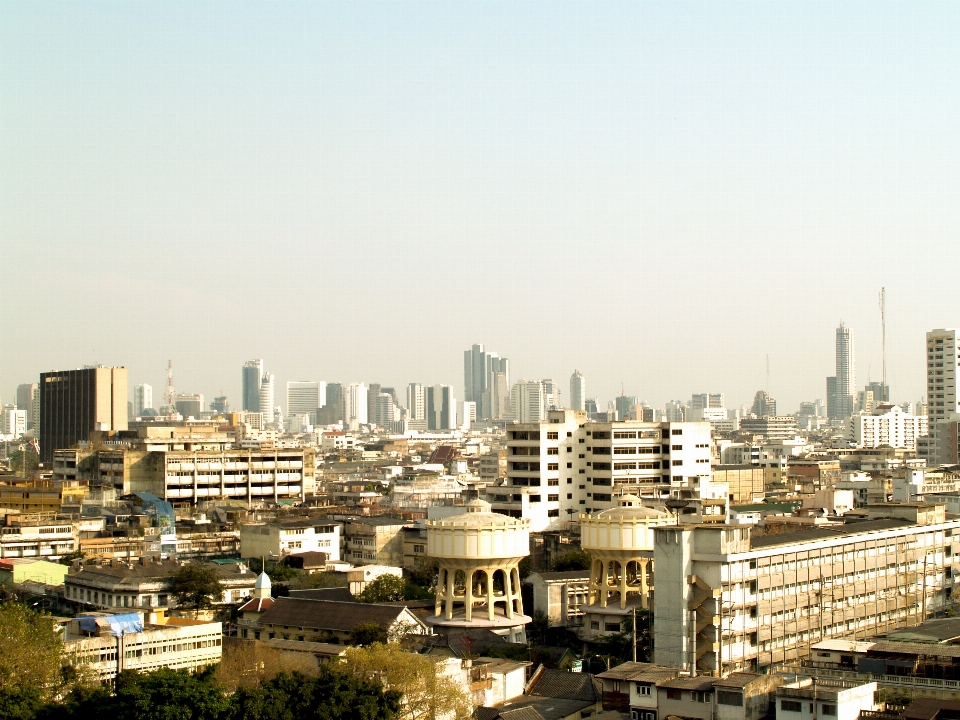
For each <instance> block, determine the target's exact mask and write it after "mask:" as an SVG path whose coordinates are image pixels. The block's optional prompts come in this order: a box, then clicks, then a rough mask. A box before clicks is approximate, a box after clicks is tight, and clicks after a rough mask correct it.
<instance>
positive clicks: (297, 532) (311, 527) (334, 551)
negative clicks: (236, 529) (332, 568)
mask: <svg viewBox="0 0 960 720" xmlns="http://www.w3.org/2000/svg"><path fill="white" fill-rule="evenodd" d="M303 552H322V553H326V554H327V559H328V560H330V561H334V562H336V561H339V560H340V523H336V522H321V521H319V520H316V521H307V520H296V521H292V522H283V523H276V524H264V523H249V524H245V525H241V526H240V557H244V558H272V559H274V560H278V559H280V558H283V557H285V556H286V555H295V554H297V553H303Z"/></svg>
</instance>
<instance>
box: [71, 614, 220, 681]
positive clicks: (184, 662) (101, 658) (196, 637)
mask: <svg viewBox="0 0 960 720" xmlns="http://www.w3.org/2000/svg"><path fill="white" fill-rule="evenodd" d="M222 633H223V627H222V625H221V624H220V623H218V622H204V621H199V620H190V619H188V618H167V617H165V616H164V614H163V613H162V612H161V613H151V614H150V616H149V618H148V622H144V617H143V614H142V613H127V614H121V615H108V614H104V613H86V614H84V615H80V616H78V617H75V618H73V619H72V620H70V622H68V623H67V624H66V628H65V632H64V638H63V652H64V657H66V658H67V659H68V661H69V662H71V663H76V664H82V665H83V666H84V668H86V669H88V670H89V671H90V672H92V673H93V675H94V679H96V680H98V681H99V682H101V683H107V682H109V681H111V680H113V679H114V678H115V677H116V676H117V674H118V673H120V672H121V671H123V670H138V671H140V672H150V671H151V670H157V669H159V668H171V669H173V670H190V671H192V672H197V671H199V670H202V669H204V668H206V667H210V666H212V665H216V664H218V663H219V662H220V658H221V655H222V651H223V648H222Z"/></svg>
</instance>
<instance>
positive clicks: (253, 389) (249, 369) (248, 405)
mask: <svg viewBox="0 0 960 720" xmlns="http://www.w3.org/2000/svg"><path fill="white" fill-rule="evenodd" d="M262 383H263V360H247V362H245V363H244V365H243V395H242V399H243V402H242V408H243V409H244V410H248V411H250V412H261V410H260V385H261V384H262Z"/></svg>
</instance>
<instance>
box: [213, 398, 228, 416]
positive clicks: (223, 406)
mask: <svg viewBox="0 0 960 720" xmlns="http://www.w3.org/2000/svg"><path fill="white" fill-rule="evenodd" d="M210 410H211V411H212V412H215V413H219V414H220V415H226V414H227V413H228V412H230V404H229V403H228V402H227V396H226V395H221V396H220V397H215V398H214V399H213V400H211V401H210Z"/></svg>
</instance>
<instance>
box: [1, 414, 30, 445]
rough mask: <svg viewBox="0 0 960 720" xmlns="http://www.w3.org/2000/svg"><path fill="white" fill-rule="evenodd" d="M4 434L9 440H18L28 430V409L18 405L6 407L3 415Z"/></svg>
mask: <svg viewBox="0 0 960 720" xmlns="http://www.w3.org/2000/svg"><path fill="white" fill-rule="evenodd" d="M2 421H3V422H2V429H3V435H4V437H6V438H7V439H8V440H16V439H17V438H19V437H22V436H23V434H24V433H25V432H26V431H27V411H26V410H17V409H16V407H12V408H11V407H5V408H4V409H3V416H2Z"/></svg>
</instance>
